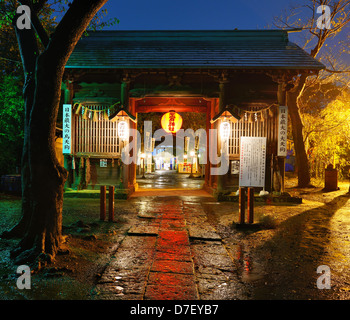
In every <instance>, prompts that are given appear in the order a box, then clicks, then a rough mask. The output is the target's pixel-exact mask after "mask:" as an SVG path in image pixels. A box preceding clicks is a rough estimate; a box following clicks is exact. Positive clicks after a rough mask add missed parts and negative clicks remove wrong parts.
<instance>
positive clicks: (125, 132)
mask: <svg viewBox="0 0 350 320" xmlns="http://www.w3.org/2000/svg"><path fill="white" fill-rule="evenodd" d="M118 137H119V139H121V140H127V139H128V137H129V128H128V123H127V122H126V121H125V120H121V121H119V122H118Z"/></svg>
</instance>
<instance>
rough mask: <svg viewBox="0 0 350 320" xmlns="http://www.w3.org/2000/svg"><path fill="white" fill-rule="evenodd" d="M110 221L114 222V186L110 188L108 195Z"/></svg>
mask: <svg viewBox="0 0 350 320" xmlns="http://www.w3.org/2000/svg"><path fill="white" fill-rule="evenodd" d="M108 202H109V206H108V221H111V222H112V221H113V220H114V186H109V194H108Z"/></svg>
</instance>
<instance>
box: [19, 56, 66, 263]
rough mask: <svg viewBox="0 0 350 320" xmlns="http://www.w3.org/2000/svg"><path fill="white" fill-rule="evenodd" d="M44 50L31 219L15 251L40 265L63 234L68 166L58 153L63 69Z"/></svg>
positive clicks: (32, 140) (32, 155)
mask: <svg viewBox="0 0 350 320" xmlns="http://www.w3.org/2000/svg"><path fill="white" fill-rule="evenodd" d="M50 61H51V58H50V56H49V55H48V54H47V52H44V53H43V54H41V55H40V57H39V58H38V60H37V69H36V91H35V101H34V103H33V107H32V111H31V114H30V122H29V146H30V148H29V150H28V160H29V163H30V201H31V203H30V207H31V216H30V221H29V224H28V227H27V230H26V233H25V235H24V238H23V239H22V241H21V242H20V246H19V250H17V251H16V252H14V255H16V256H17V258H16V263H26V262H28V261H31V262H32V261H33V262H34V264H35V265H37V266H39V267H40V261H38V260H36V257H39V256H40V255H41V254H45V255H42V256H41V258H44V260H48V261H50V260H52V258H53V257H54V256H55V255H56V253H57V250H58V249H59V245H60V242H61V237H62V214H61V213H62V206H63V187H64V183H65V181H66V179H67V172H66V170H65V169H64V168H63V167H62V166H61V165H60V164H59V162H58V160H57V158H56V154H55V131H56V118H57V113H58V108H59V100H60V84H61V79H62V75H63V69H62V70H57V69H56V68H55V66H52V64H50Z"/></svg>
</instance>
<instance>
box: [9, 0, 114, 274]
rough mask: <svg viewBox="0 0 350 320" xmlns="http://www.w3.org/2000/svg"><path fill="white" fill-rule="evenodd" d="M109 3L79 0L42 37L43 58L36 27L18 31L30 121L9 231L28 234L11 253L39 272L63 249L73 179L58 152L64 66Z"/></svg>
mask: <svg viewBox="0 0 350 320" xmlns="http://www.w3.org/2000/svg"><path fill="white" fill-rule="evenodd" d="M106 2H107V0H74V1H73V2H72V3H71V5H70V8H69V9H68V11H67V12H66V14H65V15H64V16H63V18H62V20H61V22H60V23H59V24H58V26H57V27H56V30H55V32H54V33H53V34H51V36H50V38H49V37H46V36H44V37H43V36H42V34H41V35H39V36H40V39H41V40H42V42H43V44H44V46H45V50H44V51H43V52H42V53H41V54H40V55H38V46H37V43H36V37H35V34H34V31H33V28H30V29H27V30H26V29H24V30H18V29H17V28H16V35H17V40H18V44H19V49H20V52H21V58H22V63H23V69H24V74H25V77H26V86H25V88H24V90H23V92H24V98H25V105H26V119H25V139H24V148H23V159H22V183H23V188H22V196H23V199H22V219H21V220H20V222H19V223H18V224H17V225H16V226H15V227H14V228H13V229H12V230H11V231H10V232H8V235H9V234H11V235H17V236H18V235H19V236H23V238H22V240H21V241H20V243H19V246H18V248H16V249H15V250H14V251H13V252H12V256H13V257H15V258H16V259H15V263H17V264H22V263H25V264H29V265H30V266H32V267H34V268H40V266H41V262H42V261H44V262H46V261H52V260H53V259H54V257H55V255H56V253H57V251H58V250H59V247H60V244H61V240H62V206H63V188H64V183H65V181H66V179H67V175H68V173H67V171H66V170H65V169H64V168H63V167H62V166H61V165H60V164H59V162H58V160H57V158H56V151H55V133H56V120H57V114H58V109H59V102H60V95H61V82H62V77H63V73H64V67H65V65H66V62H67V60H68V58H69V56H70V54H71V53H72V51H73V49H74V47H75V45H76V43H77V42H78V40H79V39H80V37H81V36H82V34H83V32H84V30H85V29H86V28H87V26H88V24H89V23H90V21H91V19H92V18H93V17H94V16H95V14H96V13H97V11H98V10H99V9H100V8H101V7H102V6H103V5H104V4H105V3H106ZM32 14H34V12H32ZM34 15H35V14H34ZM33 18H36V19H32V23H33V21H35V22H36V27H37V28H36V29H38V28H39V30H41V31H44V29H43V28H42V26H41V25H40V21H39V20H38V19H37V17H35V16H33ZM15 23H16V18H15V19H14V25H15ZM43 40H44V41H43Z"/></svg>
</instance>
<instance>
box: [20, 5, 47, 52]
mask: <svg viewBox="0 0 350 320" xmlns="http://www.w3.org/2000/svg"><path fill="white" fill-rule="evenodd" d="M20 2H21V4H24V5H27V6H29V7H30V9H31V19H30V20H31V24H32V26H33V28H34V29H35V32H36V33H37V35H38V37H39V39H40V41H41V43H42V44H43V46H44V47H45V48H46V47H47V45H48V44H49V41H50V39H49V36H48V34H47V32H46V30H45V29H44V27H43V25H42V24H41V22H40V20H39V18H38V15H37V12H38V11H37V9H39V8H40V7H41V6H44V4H45V3H46V2H47V1H46V0H44V1H40V4H39V5H38V6H37V8H36V9H34V7H33V3H32V1H29V0H21V1H20Z"/></svg>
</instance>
